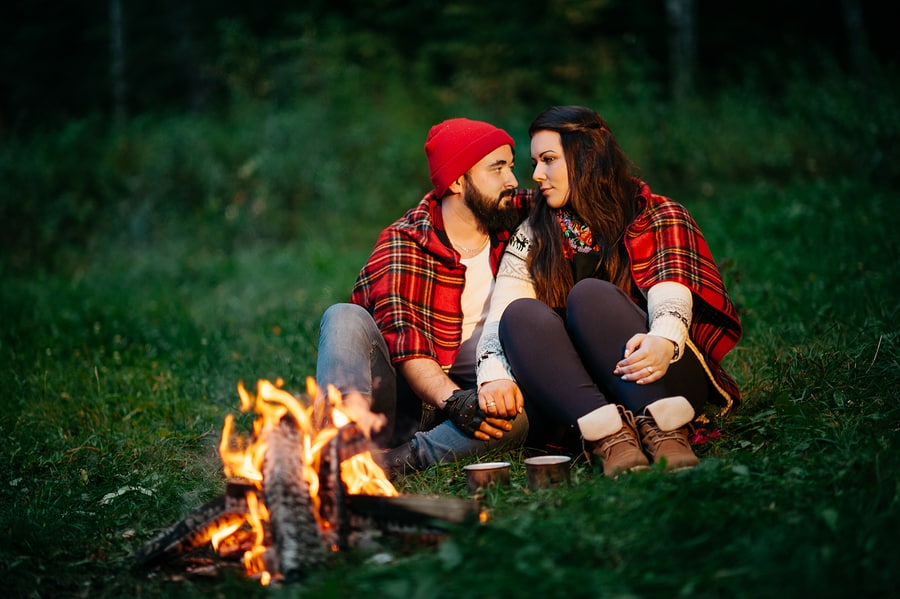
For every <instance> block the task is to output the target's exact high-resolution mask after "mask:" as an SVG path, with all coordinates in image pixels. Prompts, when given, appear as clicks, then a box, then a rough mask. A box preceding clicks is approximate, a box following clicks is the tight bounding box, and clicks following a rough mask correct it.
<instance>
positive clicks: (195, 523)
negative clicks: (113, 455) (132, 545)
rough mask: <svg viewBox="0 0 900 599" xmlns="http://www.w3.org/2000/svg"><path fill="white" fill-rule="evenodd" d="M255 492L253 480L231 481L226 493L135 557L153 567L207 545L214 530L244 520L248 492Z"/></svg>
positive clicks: (160, 534)
mask: <svg viewBox="0 0 900 599" xmlns="http://www.w3.org/2000/svg"><path fill="white" fill-rule="evenodd" d="M248 492H250V493H255V492H256V490H255V488H254V486H253V485H252V484H251V483H249V482H243V481H231V482H229V483H228V487H227V490H226V492H225V494H224V495H220V496H219V497H216V498H215V499H213V500H212V501H209V502H207V503H205V504H203V505H202V506H200V507H199V508H197V509H196V510H194V511H193V512H191V513H190V514H188V515H187V516H185V517H184V518H182V519H181V520H179V521H178V522H176V523H175V524H173V525H172V526H170V527H169V528H167V529H166V530H164V531H162V532H161V533H159V534H158V535H157V536H156V537H154V538H153V539H151V540H150V541H148V542H147V543H145V544H144V546H143V547H142V548H141V549H140V550H139V551H138V552H137V554H136V556H135V559H136V560H137V563H138V565H141V566H152V565H154V564H157V563H159V562H161V561H164V560H168V559H173V558H175V557H179V556H182V555H184V554H187V553H190V552H191V551H194V550H195V549H198V548H200V547H203V546H204V545H206V544H208V543H209V542H210V540H211V539H212V535H213V532H215V531H216V530H217V529H218V528H221V527H222V526H225V525H232V524H239V523H240V522H243V520H244V518H245V517H246V515H247V514H248V513H249V508H248V507H247V499H246V494H247V493H248Z"/></svg>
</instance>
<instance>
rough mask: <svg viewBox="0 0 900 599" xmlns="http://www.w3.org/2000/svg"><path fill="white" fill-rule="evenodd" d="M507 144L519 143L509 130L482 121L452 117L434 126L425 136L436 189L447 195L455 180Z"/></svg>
mask: <svg viewBox="0 0 900 599" xmlns="http://www.w3.org/2000/svg"><path fill="white" fill-rule="evenodd" d="M505 145H509V146H512V147H515V142H513V138H512V137H511V136H510V135H509V133H507V132H506V131H504V130H503V129H498V128H497V127H494V126H493V125H491V124H489V123H484V122H482V121H472V120H469V119H462V118H459V119H449V120H446V121H443V122H441V123H438V124H437V125H435V126H434V127H432V128H431V131H429V132H428V138H427V139H426V140H425V156H427V157H428V168H429V170H430V171H431V182H432V184H434V193H435V194H436V195H437V197H439V198H442V197H444V194H445V193H447V188H448V187H450V184H451V183H453V182H454V181H456V180H457V179H458V178H459V177H460V176H461V175H464V174H465V173H466V172H468V170H469V169H470V168H472V167H473V166H475V165H476V164H477V163H478V161H479V160H481V159H482V158H484V157H485V156H487V155H488V154H490V153H491V152H493V151H494V150H496V149H497V148H499V147H500V146H505Z"/></svg>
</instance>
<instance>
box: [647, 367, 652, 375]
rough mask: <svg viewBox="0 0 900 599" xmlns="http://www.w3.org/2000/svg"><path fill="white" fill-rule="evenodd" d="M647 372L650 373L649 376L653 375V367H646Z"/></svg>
mask: <svg viewBox="0 0 900 599" xmlns="http://www.w3.org/2000/svg"><path fill="white" fill-rule="evenodd" d="M647 372H648V373H650V374H653V367H652V366H648V367H647Z"/></svg>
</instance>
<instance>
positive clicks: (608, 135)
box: [528, 106, 637, 308]
mask: <svg viewBox="0 0 900 599" xmlns="http://www.w3.org/2000/svg"><path fill="white" fill-rule="evenodd" d="M538 131H556V132H557V133H559V136H560V139H561V142H562V149H563V154H564V155H565V159H566V167H567V169H568V172H569V202H568V204H567V207H568V208H569V209H570V210H571V211H573V212H575V213H576V214H578V216H580V217H581V218H582V219H583V220H584V222H585V223H586V224H587V225H588V226H589V227H590V229H591V233H592V235H593V237H594V243H596V244H597V245H599V247H600V254H601V257H600V262H599V264H598V266H597V271H596V272H595V276H597V277H599V278H602V279H605V280H608V281H610V282H612V283H614V284H615V285H617V286H619V287H621V288H622V289H624V290H625V292H626V293H629V294H630V293H631V291H632V290H631V286H632V279H631V271H630V268H629V261H628V254H627V253H626V251H625V245H624V242H623V237H624V233H625V228H626V227H627V226H628V225H629V224H630V223H631V221H632V220H634V217H635V214H636V211H637V206H636V200H635V196H636V193H637V188H636V186H637V183H636V182H635V180H634V178H633V177H632V174H631V171H630V167H631V165H630V163H629V160H628V158H627V156H625V153H624V152H623V151H622V149H621V148H620V147H619V144H618V142H617V141H616V138H615V137H614V136H613V134H612V131H610V130H609V127H608V126H607V124H606V121H604V120H603V118H602V117H601V116H600V115H599V114H597V113H596V112H594V111H593V110H591V109H589V108H585V107H583V106H554V107H552V108H549V109H547V110H545V111H544V112H542V113H541V114H540V115H538V117H537V118H536V119H534V122H532V123H531V126H530V127H529V128H528V135H529V136H530V137H534V134H535V133H537V132H538ZM531 222H532V226H533V228H534V233H535V247H534V249H533V250H532V252H531V257H530V260H529V270H530V271H531V276H532V277H533V278H534V285H535V293H536V295H537V297H538V299H540V300H541V301H543V302H545V303H546V304H547V305H549V306H550V307H553V308H562V307H564V306H565V305H566V296H567V295H568V293H569V291H570V290H571V289H572V286H573V285H574V283H575V281H574V278H573V274H572V267H571V265H570V264H569V263H568V262H567V261H566V259H565V257H564V255H563V246H562V244H563V240H562V235H561V234H560V227H559V221H558V220H557V218H556V214H555V211H554V210H553V209H552V208H550V207H549V206H547V202H544V201H537V202H535V204H534V209H533V211H532V213H531Z"/></svg>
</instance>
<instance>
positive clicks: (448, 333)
mask: <svg viewBox="0 0 900 599" xmlns="http://www.w3.org/2000/svg"><path fill="white" fill-rule="evenodd" d="M532 197H534V191H533V190H519V191H517V194H516V195H515V197H514V201H515V203H516V206H517V207H518V208H519V211H520V214H521V217H522V218H524V217H525V216H526V214H527V208H528V205H529V204H530V202H531V198H532ZM439 208H440V200H438V199H437V198H436V197H435V196H434V194H433V193H428V194H427V195H426V196H425V197H424V198H422V200H421V201H420V202H419V204H418V205H416V206H415V207H413V208H411V209H410V210H409V211H407V212H406V214H404V215H403V216H402V217H401V218H399V219H398V220H396V221H395V222H394V223H393V224H391V225H390V226H388V227H387V228H386V229H384V231H382V232H381V235H379V237H378V240H377V241H376V242H375V247H374V249H373V250H372V253H371V254H370V256H369V259H368V261H367V262H366V264H365V265H364V266H363V268H362V270H361V271H360V273H359V276H358V277H357V279H356V284H355V285H354V286H353V292H352V294H351V296H350V301H351V302H353V303H355V304H359V305H360V306H363V307H364V308H366V309H367V310H368V311H369V312H370V313H371V314H372V316H373V317H374V319H375V322H376V324H377V325H378V328H379V329H380V330H381V334H382V335H384V339H385V341H386V342H387V346H388V349H389V350H390V352H391V359H392V360H393V362H394V363H395V364H396V363H398V362H403V361H405V360H410V359H412V358H431V359H434V360H436V361H437V362H438V363H439V364H441V366H444V367H448V366H450V365H452V364H453V362H454V360H456V356H457V354H458V353H459V344H460V340H461V337H462V308H461V306H460V298H461V297H462V291H463V286H464V285H465V275H466V267H465V266H464V265H463V264H462V263H461V262H460V257H459V254H458V253H457V252H456V250H453V249H452V248H451V247H450V246H449V242H445V241H442V239H441V237H442V236H443V237H444V239H446V235H445V234H444V233H443V218H442V217H441V211H440V209H439ZM510 234H511V232H510V231H503V232H501V233H499V234H495V235H492V236H491V249H490V263H491V269H492V270H493V272H494V274H495V275H496V274H497V267H498V265H499V264H500V258H501V256H502V255H503V250H504V249H505V248H506V244H507V242H508V241H509V237H510Z"/></svg>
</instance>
